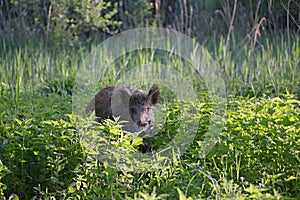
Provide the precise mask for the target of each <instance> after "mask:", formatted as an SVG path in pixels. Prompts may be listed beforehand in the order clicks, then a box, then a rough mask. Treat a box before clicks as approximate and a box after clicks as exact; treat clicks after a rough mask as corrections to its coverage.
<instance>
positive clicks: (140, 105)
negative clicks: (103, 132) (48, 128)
mask: <svg viewBox="0 0 300 200" xmlns="http://www.w3.org/2000/svg"><path fill="white" fill-rule="evenodd" d="M159 95H160V93H159V90H158V88H157V86H156V85H153V86H152V87H151V89H150V90H149V92H148V94H147V93H146V92H145V91H143V90H137V89H132V88H129V87H117V86H108V87H106V88H104V89H102V90H101V91H100V92H98V93H97V94H96V95H95V97H94V98H93V99H92V100H91V101H90V103H89V104H88V105H87V107H86V112H87V113H91V112H92V111H94V110H95V115H96V119H97V121H98V122H100V121H101V120H103V119H108V118H113V116H114V117H120V120H123V121H126V123H125V124H124V127H123V130H125V131H128V132H137V131H142V132H144V133H146V134H147V133H149V132H150V130H151V127H152V126H153V123H154V116H153V112H152V106H153V105H155V104H156V103H157V102H158V100H159Z"/></svg>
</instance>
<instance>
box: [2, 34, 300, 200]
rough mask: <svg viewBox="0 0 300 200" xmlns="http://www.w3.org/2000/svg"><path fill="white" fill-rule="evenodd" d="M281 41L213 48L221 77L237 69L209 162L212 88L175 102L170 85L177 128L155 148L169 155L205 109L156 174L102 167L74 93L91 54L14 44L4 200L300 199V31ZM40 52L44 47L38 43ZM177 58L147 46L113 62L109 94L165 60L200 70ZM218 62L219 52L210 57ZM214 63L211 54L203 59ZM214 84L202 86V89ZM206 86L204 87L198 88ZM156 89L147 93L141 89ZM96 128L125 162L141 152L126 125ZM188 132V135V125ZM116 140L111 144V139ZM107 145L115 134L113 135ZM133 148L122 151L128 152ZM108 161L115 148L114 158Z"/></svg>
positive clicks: (7, 56)
mask: <svg viewBox="0 0 300 200" xmlns="http://www.w3.org/2000/svg"><path fill="white" fill-rule="evenodd" d="M289 37H290V38H289V39H288V38H287V36H286V35H276V36H273V35H270V36H268V37H266V38H262V39H261V41H260V44H257V46H256V49H255V50H254V51H253V49H251V48H250V45H249V44H248V42H249V41H248V40H239V41H241V42H240V43H238V44H234V43H233V44H232V47H231V48H229V49H228V50H227V54H226V55H227V56H226V57H225V58H223V55H224V54H223V50H224V48H225V45H224V41H223V39H222V38H218V39H215V40H214V39H212V40H211V41H208V42H207V43H205V44H204V47H205V48H207V49H208V52H210V54H211V55H212V58H213V59H214V61H215V63H216V65H218V68H219V69H221V68H222V66H226V73H227V80H225V83H226V88H227V94H230V95H229V96H228V97H227V98H226V102H224V104H225V105H226V108H227V110H226V115H225V118H224V122H223V126H224V127H223V129H222V132H221V133H220V135H219V136H218V137H217V142H216V145H215V147H214V148H213V149H212V150H211V151H210V152H209V154H207V155H206V156H205V157H203V154H202V152H201V149H202V147H203V146H204V145H205V144H204V143H203V134H204V133H205V131H206V130H207V128H208V123H209V120H210V119H212V116H213V113H212V108H213V105H214V103H219V102H214V100H213V99H210V100H208V98H207V95H208V93H207V88H204V87H203V86H202V83H203V80H199V79H198V78H197V77H192V79H191V80H190V81H191V82H192V83H193V84H194V86H195V87H196V88H198V89H197V90H196V91H201V92H202V96H201V98H200V102H197V101H195V102H183V103H185V104H187V106H184V105H185V104H180V102H179V101H176V100H174V99H173V98H174V94H173V93H172V92H170V91H168V89H167V88H163V87H162V88H161V89H162V101H161V103H162V105H163V106H162V109H163V110H164V113H165V115H166V117H167V118H166V122H167V123H166V124H165V125H164V126H163V128H162V130H161V132H160V133H159V134H158V135H157V136H156V137H155V138H154V139H151V140H149V141H146V142H149V144H150V145H151V148H153V149H159V148H160V147H161V146H164V144H166V143H168V142H169V141H170V140H171V139H172V138H174V137H175V136H176V134H177V135H183V136H185V135H184V134H187V133H186V132H180V131H181V129H177V128H176V127H177V125H182V124H185V123H188V122H187V121H185V120H186V118H185V117H184V116H183V114H184V113H186V112H185V109H189V106H191V105H192V106H193V109H195V110H196V113H195V114H194V115H193V116H191V118H189V119H193V120H198V121H199V127H198V129H197V135H196V137H195V140H194V142H193V143H192V144H191V146H190V148H188V150H187V151H186V152H185V153H184V154H183V155H182V156H181V157H180V158H174V159H173V163H172V164H171V165H168V166H167V167H164V168H161V169H159V170H155V171H139V172H132V171H130V170H128V171H124V170H123V171H120V170H118V169H117V168H115V166H113V165H111V164H110V163H107V162H100V161H97V160H96V159H95V155H93V154H92V153H93V152H89V151H87V148H86V146H84V145H83V143H82V142H81V141H80V134H79V132H80V130H78V126H77V125H78V123H83V124H82V126H83V127H84V123H85V121H84V120H86V119H81V120H82V121H81V122H79V121H78V120H79V119H78V118H76V116H73V115H72V89H73V85H74V80H75V75H76V71H77V69H78V67H80V61H81V60H82V59H83V58H84V57H85V56H86V55H88V53H89V52H88V49H94V48H95V47H96V45H94V46H93V45H91V46H89V47H86V46H83V47H82V48H79V49H68V50H64V49H57V48H56V47H51V48H50V47H46V46H43V45H41V44H39V43H32V44H27V45H22V47H20V48H15V47H12V45H9V44H7V43H4V42H3V43H2V49H3V51H1V59H0V119H1V120H0V197H1V198H4V197H6V198H9V197H10V196H11V197H16V196H18V197H19V198H20V199H32V198H41V199H124V198H127V199H141V198H143V199H187V198H188V197H190V198H192V199H299V198H300V196H299V193H300V179H299V178H300V173H299V168H300V148H299V147H300V135H299V132H300V102H299V100H297V99H299V96H298V97H297V96H296V94H297V90H298V84H299V80H300V77H299V74H300V73H299V72H300V65H299V62H300V61H299V55H300V46H299V44H300V41H299V36H298V35H290V36H289ZM37 44H38V45H37ZM169 54H170V53H168V52H162V51H156V52H153V51H151V50H150V51H148V50H137V51H134V52H131V53H127V54H126V55H124V56H122V57H120V58H119V59H117V60H116V61H115V63H114V64H113V65H112V66H110V67H109V68H108V69H107V71H106V73H105V76H104V77H103V79H102V80H101V82H100V83H99V84H98V85H99V87H103V86H105V85H111V84H115V83H116V79H115V77H120V76H121V75H122V73H125V72H126V70H128V69H130V68H131V67H132V66H138V65H143V64H146V63H148V62H155V61H159V62H162V63H165V64H169V63H172V64H173V65H174V68H175V69H176V70H178V71H179V72H180V73H182V74H191V73H192V72H193V71H191V69H192V68H191V65H190V63H188V62H185V61H184V60H182V59H180V58H178V57H177V56H174V55H169ZM207 56H208V55H207ZM203 59H205V58H201V59H200V60H202V61H203ZM201 81H202V82H201ZM198 86H199V87H198ZM141 88H143V89H147V88H146V86H145V85H143V86H141ZM94 128H96V130H99V129H100V130H101V131H102V132H103V133H104V135H106V136H105V137H110V140H109V141H108V142H110V144H112V145H114V146H113V148H114V149H115V151H114V153H115V154H114V156H115V157H116V158H117V157H118V156H120V155H123V154H124V152H127V153H128V155H127V156H128V158H130V155H131V154H134V153H138V150H137V148H136V145H137V144H138V142H137V143H134V142H132V138H131V137H129V136H124V135H122V131H120V129H119V128H118V127H117V125H116V124H115V123H114V122H109V121H108V122H107V123H106V124H102V125H101V126H100V127H99V126H98V125H97V124H96V125H95V126H94ZM186 130H188V129H186ZM103 137H104V136H103ZM104 139H105V138H104ZM120 148H122V151H123V152H122V154H121V153H120ZM124 149H125V150H124ZM104 153H105V152H104Z"/></svg>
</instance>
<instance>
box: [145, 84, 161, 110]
mask: <svg viewBox="0 0 300 200" xmlns="http://www.w3.org/2000/svg"><path fill="white" fill-rule="evenodd" d="M159 95H160V93H159V90H158V87H157V86H156V85H153V86H152V87H151V89H150V90H149V93H148V96H147V99H148V101H149V103H151V105H155V104H157V102H158V99H159Z"/></svg>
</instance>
